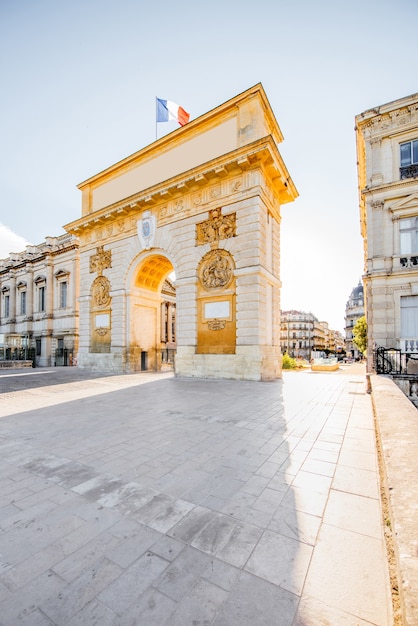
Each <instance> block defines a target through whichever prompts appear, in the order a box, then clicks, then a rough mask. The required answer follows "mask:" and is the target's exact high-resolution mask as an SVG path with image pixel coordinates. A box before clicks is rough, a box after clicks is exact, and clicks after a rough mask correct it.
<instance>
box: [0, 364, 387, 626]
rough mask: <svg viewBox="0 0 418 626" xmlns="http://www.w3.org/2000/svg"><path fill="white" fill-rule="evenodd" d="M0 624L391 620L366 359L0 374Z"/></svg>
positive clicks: (264, 624) (359, 623)
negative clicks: (204, 373)
mask: <svg viewBox="0 0 418 626" xmlns="http://www.w3.org/2000/svg"><path fill="white" fill-rule="evenodd" d="M0 391H1V394H0V624H1V626H16V625H20V624H22V625H28V626H46V625H49V626H50V625H51V624H55V625H63V624H66V625H70V626H76V625H80V626H81V625H89V626H90V625H95V624H97V625H100V626H131V625H132V626H133V625H140V626H188V625H190V626H316V625H318V626H320V625H323V626H325V625H328V626H329V625H330V626H366V625H368V626H370V625H372V624H373V625H376V626H389V625H390V624H391V623H392V609H391V598H390V586H389V575H388V567H387V558H386V551H385V543H384V538H383V530H382V516H381V506H380V497H379V476H378V468H377V458H376V450H375V435H374V426H373V411H372V406H371V398H370V395H368V394H367V393H366V389H365V376H364V370H363V369H361V368H360V369H359V368H358V366H355V365H353V366H345V367H344V368H342V369H341V370H339V371H338V372H334V373H313V372H310V371H307V372H301V373H299V372H284V376H283V380H281V381H277V382H274V383H257V382H246V381H227V380H222V381H219V380H199V379H177V378H174V377H173V375H172V374H171V373H169V372H168V373H161V374H153V373H140V374H130V375H120V376H112V375H109V376H103V375H100V374H98V373H93V372H86V371H82V370H81V371H80V370H78V369H77V368H51V369H45V368H42V369H35V370H31V371H19V372H16V371H13V370H5V371H3V372H0Z"/></svg>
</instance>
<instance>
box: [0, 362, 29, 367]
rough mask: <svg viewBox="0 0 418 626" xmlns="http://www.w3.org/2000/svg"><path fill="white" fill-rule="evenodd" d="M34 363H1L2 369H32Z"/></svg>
mask: <svg viewBox="0 0 418 626" xmlns="http://www.w3.org/2000/svg"><path fill="white" fill-rule="evenodd" d="M32 365H33V362H32V361H0V368H5V369H6V368H16V367H18V368H20V367H32Z"/></svg>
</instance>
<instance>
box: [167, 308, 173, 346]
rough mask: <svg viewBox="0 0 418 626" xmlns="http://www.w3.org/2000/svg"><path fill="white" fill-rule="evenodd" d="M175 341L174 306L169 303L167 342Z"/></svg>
mask: <svg viewBox="0 0 418 626" xmlns="http://www.w3.org/2000/svg"><path fill="white" fill-rule="evenodd" d="M172 341H173V305H172V304H171V302H168V303H167V342H168V343H171V342H172Z"/></svg>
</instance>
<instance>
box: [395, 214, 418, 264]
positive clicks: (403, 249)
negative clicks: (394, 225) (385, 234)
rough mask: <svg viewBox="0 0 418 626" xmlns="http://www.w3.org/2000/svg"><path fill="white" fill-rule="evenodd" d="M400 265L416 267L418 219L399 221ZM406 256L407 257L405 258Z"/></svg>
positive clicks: (417, 256) (417, 257)
mask: <svg viewBox="0 0 418 626" xmlns="http://www.w3.org/2000/svg"><path fill="white" fill-rule="evenodd" d="M399 237H400V253H401V257H400V263H401V266H402V267H415V266H417V265H418V217H406V218H404V219H401V220H399ZM406 255H408V256H406Z"/></svg>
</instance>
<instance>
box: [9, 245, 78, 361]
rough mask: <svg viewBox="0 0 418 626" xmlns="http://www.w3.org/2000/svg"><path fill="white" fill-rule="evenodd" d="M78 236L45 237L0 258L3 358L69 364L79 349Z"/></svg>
mask: <svg viewBox="0 0 418 626" xmlns="http://www.w3.org/2000/svg"><path fill="white" fill-rule="evenodd" d="M78 263H79V253H78V241H77V238H76V237H73V236H72V235H69V234H66V235H62V236H60V237H47V238H46V240H45V242H44V243H42V244H41V245H39V246H27V247H26V250H25V251H24V252H21V253H16V254H11V255H10V256H9V257H8V258H7V259H4V260H2V261H0V296H1V301H0V359H2V360H15V359H25V358H26V359H31V360H33V361H34V363H35V364H36V365H39V366H51V365H71V364H72V363H73V362H74V359H75V358H76V354H77V350H78V303H77V299H78V296H79V291H78V290H79V265H78Z"/></svg>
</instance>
